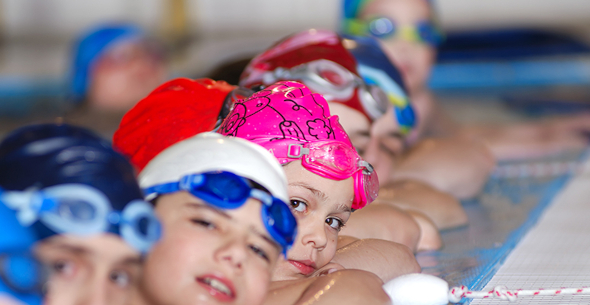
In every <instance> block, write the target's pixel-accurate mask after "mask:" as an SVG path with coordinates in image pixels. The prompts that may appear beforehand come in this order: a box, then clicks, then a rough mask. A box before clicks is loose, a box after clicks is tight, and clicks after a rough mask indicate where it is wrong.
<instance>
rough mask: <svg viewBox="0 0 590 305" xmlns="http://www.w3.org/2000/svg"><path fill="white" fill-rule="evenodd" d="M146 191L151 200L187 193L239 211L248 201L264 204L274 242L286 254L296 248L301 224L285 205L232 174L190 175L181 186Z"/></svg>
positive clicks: (183, 179) (265, 216) (218, 206)
mask: <svg viewBox="0 0 590 305" xmlns="http://www.w3.org/2000/svg"><path fill="white" fill-rule="evenodd" d="M144 191H145V194H146V196H147V197H148V198H149V197H153V196H154V195H161V194H168V193H174V192H178V191H187V192H189V193H191V194H192V195H194V196H195V197H198V198H200V199H202V200H204V201H205V202H207V203H208V204H210V205H212V206H214V207H217V208H221V209H237V208H239V207H241V206H242V205H243V204H244V203H245V202H246V201H247V200H248V198H254V199H258V200H259V201H260V202H262V212H261V213H262V222H263V223H264V226H265V227H266V229H267V230H268V233H269V234H270V235H271V236H272V238H273V239H274V240H275V241H276V242H277V243H278V244H279V245H281V247H282V248H283V253H286V251H287V250H288V249H289V248H290V247H291V245H293V242H294V240H295V235H296V234H297V221H296V220H295V217H294V216H293V213H291V208H290V207H289V206H288V205H287V204H286V203H285V202H283V201H282V200H280V199H278V198H276V197H273V196H272V195H270V194H269V193H267V192H265V191H263V190H260V189H257V188H254V187H253V185H252V183H251V182H250V181H249V180H248V179H246V178H243V177H240V176H238V175H236V174H234V173H231V172H225V171H214V172H206V173H201V174H192V175H186V176H184V177H182V178H181V179H180V181H178V182H171V183H164V184H159V185H156V186H153V187H149V188H147V189H145V190H144Z"/></svg>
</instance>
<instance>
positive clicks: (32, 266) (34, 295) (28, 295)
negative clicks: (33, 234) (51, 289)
mask: <svg viewBox="0 0 590 305" xmlns="http://www.w3.org/2000/svg"><path fill="white" fill-rule="evenodd" d="M47 275H48V273H47V272H46V269H45V268H44V267H43V265H42V264H41V263H39V261H38V260H37V259H35V258H34V257H33V256H32V255H31V253H29V252H15V253H11V252H8V253H0V292H2V291H3V290H6V289H8V292H9V293H10V294H11V295H14V296H15V297H17V298H18V299H19V300H21V301H24V302H26V303H27V304H40V302H41V296H42V295H43V290H44V285H45V283H46V282H47ZM2 286H4V287H2Z"/></svg>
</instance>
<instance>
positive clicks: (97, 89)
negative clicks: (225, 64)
mask: <svg viewBox="0 0 590 305" xmlns="http://www.w3.org/2000/svg"><path fill="white" fill-rule="evenodd" d="M72 57H73V59H72V64H71V71H70V75H69V77H70V84H69V90H70V99H71V101H72V102H73V103H74V106H75V107H74V108H73V109H72V111H70V112H68V113H67V114H66V116H65V121H66V122H68V123H71V124H76V125H81V126H86V127H88V128H92V129H93V130H96V131H98V132H100V133H101V134H105V135H108V137H111V136H112V132H113V131H114V129H116V127H117V125H118V123H119V122H120V120H121V116H122V115H123V113H125V111H127V110H128V109H130V108H131V107H133V105H135V103H137V102H138V101H139V100H140V99H141V98H143V97H144V96H145V95H147V94H148V93H149V92H150V91H152V90H153V89H154V88H156V87H157V86H158V85H159V84H161V83H162V82H163V81H164V80H165V79H166V77H167V73H168V72H167V64H166V60H165V58H164V52H163V48H162V46H160V45H159V44H158V43H157V42H156V41H154V40H152V39H150V38H148V36H147V34H146V33H145V32H144V31H142V30H141V29H139V28H138V27H136V26H134V25H130V24H103V25H99V26H96V27H94V28H92V29H89V30H88V31H86V32H84V33H83V34H82V35H81V37H80V38H79V39H78V40H77V41H76V42H75V44H74V47H73V54H72Z"/></svg>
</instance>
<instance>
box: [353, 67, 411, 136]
mask: <svg viewBox="0 0 590 305" xmlns="http://www.w3.org/2000/svg"><path fill="white" fill-rule="evenodd" d="M359 73H360V74H361V75H362V76H363V79H364V81H365V83H366V84H367V85H369V86H375V87H377V86H378V87H379V88H382V89H383V92H384V94H386V95H387V96H386V97H385V98H387V99H388V100H389V102H390V103H391V104H393V105H394V107H393V108H394V111H395V117H396V120H397V122H398V124H399V126H400V132H401V134H402V135H407V134H408V133H409V132H410V131H411V130H412V128H414V127H415V126H416V121H417V119H416V113H415V112H414V109H413V108H412V106H411V105H410V101H409V100H408V96H407V95H406V93H405V92H404V90H403V89H402V88H401V87H400V86H399V85H398V84H397V83H396V82H395V81H393V80H392V79H391V78H390V77H389V76H388V75H387V74H386V73H385V72H383V71H382V70H380V69H376V68H373V67H370V66H366V65H363V64H359Z"/></svg>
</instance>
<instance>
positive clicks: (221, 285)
mask: <svg viewBox="0 0 590 305" xmlns="http://www.w3.org/2000/svg"><path fill="white" fill-rule="evenodd" d="M197 282H198V283H199V284H200V285H201V286H203V287H204V288H205V289H206V290H207V291H208V292H209V294H211V296H213V297H214V298H216V299H217V300H219V301H221V302H231V301H233V300H234V299H235V298H236V296H235V293H234V289H233V287H232V284H231V282H229V281H227V280H223V279H220V278H217V277H215V276H210V275H206V276H203V277H198V278H197Z"/></svg>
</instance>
